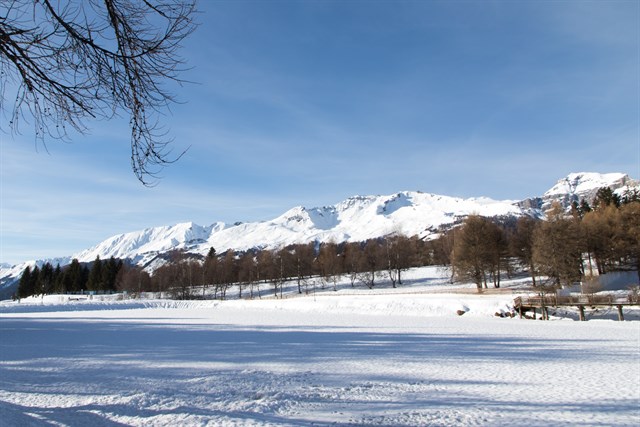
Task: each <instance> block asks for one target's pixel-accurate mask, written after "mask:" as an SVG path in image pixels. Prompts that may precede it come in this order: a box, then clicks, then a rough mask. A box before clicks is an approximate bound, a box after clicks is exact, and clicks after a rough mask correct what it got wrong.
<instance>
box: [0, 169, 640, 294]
mask: <svg viewBox="0 0 640 427" xmlns="http://www.w3.org/2000/svg"><path fill="white" fill-rule="evenodd" d="M606 186H608V187H611V188H612V189H613V190H615V191H616V192H618V193H622V192H623V191H624V190H625V189H627V188H631V187H634V188H638V187H639V186H640V184H639V183H638V181H635V180H633V179H631V178H629V176H627V175H624V174H621V173H610V174H599V173H587V172H583V173H573V174H570V175H568V176H567V177H566V178H563V179H561V180H559V181H558V182H557V184H556V185H554V186H553V187H552V188H551V189H550V190H548V191H547V192H546V193H544V195H543V196H541V197H537V198H532V199H527V200H523V201H519V202H517V201H496V200H492V199H489V198H483V197H479V198H470V199H461V198H456V197H449V196H442V195H436V194H429V193H422V192H415V191H404V192H400V193H396V194H392V195H384V196H354V197H350V198H348V199H347V200H344V201H342V202H340V203H337V204H335V205H333V206H325V207H316V208H305V207H302V206H298V207H294V208H292V209H290V210H288V211H287V212H285V213H283V214H282V215H280V216H279V217H277V218H274V219H272V220H269V221H262V222H253V223H244V224H240V223H238V224H235V225H229V224H225V223H221V222H218V223H214V224H212V225H208V226H200V225H198V224H194V223H192V222H186V223H181V224H176V225H173V226H164V227H154V228H147V229H145V230H141V231H136V232H131V233H125V234H120V235H117V236H113V237H111V238H109V239H106V240H105V241H103V242H101V243H99V244H97V245H96V246H94V247H92V248H89V249H86V250H84V251H81V252H78V253H76V254H74V255H72V256H70V257H65V258H59V259H56V260H41V261H38V263H39V264H43V263H44V262H46V261H50V262H53V263H54V264H56V263H60V265H66V264H68V263H70V262H71V260H72V259H73V258H77V259H78V260H79V261H81V262H91V261H93V260H94V259H95V258H96V257H97V256H99V257H100V258H101V259H105V258H109V257H111V256H113V257H115V258H128V259H131V260H132V261H133V262H135V263H136V264H138V265H142V266H146V265H149V264H150V263H152V262H153V261H154V260H155V259H156V258H157V257H158V255H162V254H163V253H166V252H168V251H171V250H175V249H184V250H187V251H189V252H193V253H200V254H202V255H205V254H206V253H207V252H208V251H209V249H210V248H211V247H213V248H215V249H216V251H217V252H218V253H221V252H223V251H226V250H227V249H234V250H246V249H250V248H256V247H257V248H269V249H274V248H278V247H283V246H287V245H290V244H294V243H307V242H312V241H319V242H328V241H334V242H343V241H363V240H366V239H369V238H375V237H380V236H385V235H388V234H392V233H403V234H406V235H409V236H411V235H419V236H420V237H428V236H429V235H431V234H432V233H434V232H435V231H436V229H437V228H438V227H440V226H441V225H448V224H453V223H455V222H456V221H459V220H460V219H462V218H464V217H465V216H467V215H469V214H478V215H482V216H488V217H493V216H521V215H534V216H542V212H543V211H544V209H546V208H547V207H548V206H549V205H550V204H551V202H552V201H554V200H557V201H560V202H561V203H563V204H564V205H565V206H568V205H569V204H570V203H571V202H572V201H573V200H579V199H580V198H583V197H584V198H586V199H587V200H589V201H590V200H591V199H592V197H593V195H595V192H596V191H597V189H598V188H601V187H606ZM35 263H36V261H30V262H27V263H23V264H20V265H17V266H6V265H2V266H0V298H2V297H6V296H7V295H5V294H6V292H4V289H5V288H7V287H9V286H15V282H16V279H17V277H19V276H20V274H21V273H22V271H23V270H24V268H25V267H26V266H27V265H34V264H35ZM154 265H155V264H154ZM9 296H10V294H9Z"/></svg>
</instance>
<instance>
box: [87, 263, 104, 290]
mask: <svg viewBox="0 0 640 427" xmlns="http://www.w3.org/2000/svg"><path fill="white" fill-rule="evenodd" d="M87 289H88V290H90V291H97V290H100V289H102V261H101V260H100V255H98V256H96V259H95V261H93V264H92V265H91V272H90V273H89V281H88V282H87Z"/></svg>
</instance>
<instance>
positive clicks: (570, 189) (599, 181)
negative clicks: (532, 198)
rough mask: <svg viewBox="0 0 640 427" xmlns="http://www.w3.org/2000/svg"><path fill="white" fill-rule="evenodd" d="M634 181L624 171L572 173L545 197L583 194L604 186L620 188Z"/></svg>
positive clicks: (545, 194)
mask: <svg viewBox="0 0 640 427" xmlns="http://www.w3.org/2000/svg"><path fill="white" fill-rule="evenodd" d="M629 181H632V180H631V179H630V178H629V176H627V175H625V174H623V173H606V174H601V173H594V172H579V173H571V174H569V175H567V177H566V178H563V179H561V180H559V181H558V182H557V183H556V185H554V186H553V187H551V189H549V190H548V191H547V192H546V193H544V196H543V197H551V196H556V195H565V194H570V195H573V194H575V195H583V194H586V193H589V192H591V191H593V190H596V191H597V190H598V189H599V188H602V187H612V188H614V187H615V188H619V187H622V186H624V185H626V184H627V183H628V182H629Z"/></svg>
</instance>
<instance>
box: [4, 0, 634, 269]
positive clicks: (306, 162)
mask: <svg viewBox="0 0 640 427" xmlns="http://www.w3.org/2000/svg"><path fill="white" fill-rule="evenodd" d="M196 19H197V21H198V23H199V27H198V29H197V30H196V31H195V32H194V33H193V34H192V35H191V36H190V37H189V38H188V39H187V40H185V42H184V46H183V49H182V51H181V54H182V57H183V59H184V60H185V61H186V63H187V65H188V67H189V69H188V70H187V71H185V72H184V73H183V74H182V75H181V77H182V78H184V79H185V80H188V81H189V82H190V83H187V84H184V85H182V86H177V85H176V86H169V89H170V90H171V91H172V92H173V93H174V94H175V95H176V97H177V99H178V100H179V101H180V102H179V103H177V104H174V105H172V106H171V108H170V110H167V111H166V112H165V114H164V115H163V117H162V124H163V125H165V126H166V127H167V128H168V129H169V130H170V134H171V136H172V137H173V138H174V142H173V150H174V152H175V153H181V152H182V151H184V150H186V152H185V153H184V155H183V156H182V157H181V158H180V160H179V161H178V162H177V163H174V164H172V165H170V166H169V167H167V168H165V169H163V171H162V173H161V175H162V177H161V179H160V180H158V181H157V182H156V185H155V186H154V187H152V188H148V187H145V186H143V185H142V184H140V183H139V182H138V181H137V180H136V178H135V176H134V175H133V172H132V171H131V168H130V139H129V137H130V132H129V129H128V126H127V124H128V120H127V118H126V117H123V118H120V119H113V120H110V121H104V120H103V121H87V122H86V124H87V126H88V127H89V132H87V133H86V134H84V135H80V134H72V135H71V137H70V141H69V142H60V141H56V140H50V141H47V144H46V147H43V146H42V145H41V144H38V143H36V140H35V138H34V135H33V131H32V129H30V128H29V127H28V126H23V127H22V128H21V133H20V134H12V133H10V132H8V131H7V129H6V125H5V124H4V123H3V124H2V126H0V233H1V236H0V262H5V263H19V262H22V261H26V260H31V259H43V258H49V257H56V256H68V255H72V254H74V253H76V252H79V251H81V250H83V249H86V248H88V247H91V246H93V245H95V244H97V243H99V242H100V241H102V240H104V239H106V238H108V237H110V236H112V235H116V234H120V233H125V232H129V231H136V230H141V229H144V228H148V227H152V226H162V225H173V224H176V223H181V222H188V221H193V222H195V223H197V224H200V225H209V224H212V223H214V222H217V221H223V222H228V223H233V222H236V221H242V222H248V221H262V220H269V219H272V218H274V217H276V216H278V215H280V214H281V213H283V212H284V211H286V210H288V209H290V208H292V207H294V206H298V205H303V206H307V207H315V206H325V205H333V204H336V203H338V202H340V201H342V200H344V199H346V198H348V197H350V196H353V195H373V194H393V193H395V192H398V191H405V190H415V191H423V192H428V193H436V194H444V195H448V196H456V197H463V198H466V197H477V196H486V197H491V198H493V199H497V200H505V199H510V200H520V199H524V198H527V197H532V196H539V195H542V194H543V193H544V192H545V191H546V190H548V189H549V188H551V187H552V186H553V185H554V184H555V182H556V181H557V180H558V179H561V178H563V177H565V176H566V175H567V174H569V173H571V172H601V173H608V172H622V173H627V174H629V175H630V176H631V177H632V178H634V179H639V178H640V2H638V1H615V0H610V1H606V2H602V1H580V0H575V1H569V0H567V1H562V0H558V1H551V0H549V1H537V0H536V1H526V0H523V1H517V2H516V1H508V0H507V1H455V0H454V1H428V0H424V1H383V0H377V1H376V0H371V1H364V0H362V1H356V0H351V1H350V0H346V1H337V0H336V1H314V0H307V1H304V0H303V1H287V0H239V1H215V0H211V1H208V0H201V1H200V2H199V14H198V15H197V18H196ZM7 102H8V101H7ZM1 120H2V121H5V122H6V114H5V115H3V116H2V117H1Z"/></svg>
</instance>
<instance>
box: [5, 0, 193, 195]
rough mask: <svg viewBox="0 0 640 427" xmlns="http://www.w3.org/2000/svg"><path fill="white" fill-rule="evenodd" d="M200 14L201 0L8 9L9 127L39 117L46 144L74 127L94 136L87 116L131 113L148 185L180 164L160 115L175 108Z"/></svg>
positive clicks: (76, 1) (50, 2)
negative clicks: (174, 90)
mask: <svg viewBox="0 0 640 427" xmlns="http://www.w3.org/2000/svg"><path fill="white" fill-rule="evenodd" d="M195 13H196V8H195V0H64V1H63V0H38V1H33V0H4V1H2V2H0V110H1V111H2V112H3V113H4V114H9V116H10V119H9V128H10V129H11V131H13V132H18V131H19V128H20V124H21V121H22V120H24V121H28V120H29V119H32V120H33V126H34V127H35V135H36V139H37V140H39V141H41V142H44V141H45V137H51V138H54V139H65V138H67V137H68V133H67V129H68V127H71V128H73V129H75V130H77V131H79V132H81V133H82V132H86V130H87V128H86V126H85V124H84V121H85V119H86V118H88V117H91V118H112V117H114V116H116V115H117V114H118V113H119V112H125V113H126V114H127V115H128V116H129V119H130V120H129V125H130V128H131V165H132V169H133V172H134V173H135V175H136V176H137V178H138V179H139V180H140V181H141V182H143V183H144V184H146V185H148V184H149V183H150V182H151V181H150V179H149V178H154V177H156V176H157V173H158V171H159V169H160V168H161V167H162V166H163V165H166V164H168V163H171V162H173V161H175V160H176V159H177V158H179V156H173V155H172V154H171V151H170V150H169V145H170V143H171V138H169V137H168V134H167V131H166V129H164V128H163V127H162V126H160V125H159V121H158V114H159V113H161V112H162V111H163V110H164V109H165V108H167V107H168V106H169V105H170V104H171V103H173V102H175V99H174V97H173V95H172V94H171V93H170V92H169V91H168V90H167V89H166V88H165V87H164V83H165V82H167V81H173V82H177V83H183V80H181V79H180V78H179V77H178V75H179V73H180V72H181V71H183V67H184V62H183V60H182V59H181V58H180V56H178V50H179V48H180V44H181V42H182V41H183V40H184V38H185V37H187V36H188V35H189V34H191V33H192V32H193V31H194V29H195V27H196V25H195V22H194V15H195ZM9 94H11V95H9ZM13 95H15V98H14V97H13ZM9 98H12V99H13V100H11V99H9ZM11 103H12V104H13V108H12V107H11V106H10V104H11Z"/></svg>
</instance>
